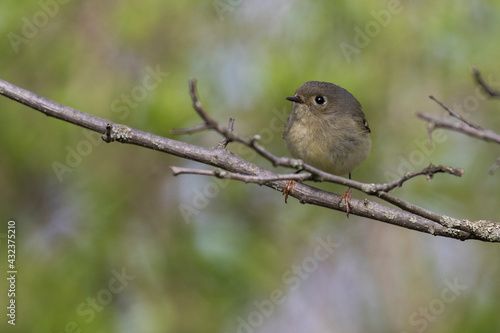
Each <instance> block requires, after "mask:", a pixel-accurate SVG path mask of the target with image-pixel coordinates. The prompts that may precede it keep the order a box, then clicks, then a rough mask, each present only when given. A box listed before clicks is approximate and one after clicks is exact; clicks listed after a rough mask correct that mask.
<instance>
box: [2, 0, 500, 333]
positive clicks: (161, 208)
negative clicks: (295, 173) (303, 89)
mask: <svg viewBox="0 0 500 333" xmlns="http://www.w3.org/2000/svg"><path fill="white" fill-rule="evenodd" d="M2 7H3V10H2V11H1V12H0V35H1V36H2V38H1V39H0V66H1V70H0V73H1V74H0V78H1V79H4V80H6V81H9V82H12V83H14V84H16V85H18V86H20V87H23V88H25V89H28V90H30V91H33V92H35V93H37V94H39V95H41V96H44V97H46V98H49V99H52V100H55V101H57V102H59V103H62V104H65V105H68V106H71V107H74V108H77V109H79V110H82V111H84V112H87V113H90V114H93V115H96V116H99V117H103V118H106V119H110V120H112V121H114V122H119V123H123V124H126V125H128V126H131V127H134V128H138V129H141V130H143V131H147V132H152V133H155V134H158V135H162V136H166V137H169V138H174V139H176V140H181V141H186V142H189V143H192V144H197V145H202V146H205V147H211V146H214V145H216V143H217V142H218V141H219V140H220V138H219V137H218V136H217V135H215V134H214V133H198V134H194V135H180V136H174V135H172V134H170V130H171V129H173V128H185V127H190V126H194V125H197V124H199V123H200V119H199V118H198V117H197V116H196V114H195V113H194V111H193V110H192V108H191V102H190V99H189V95H188V86H187V82H188V79H189V78H192V77H195V78H197V79H198V90H199V94H200V96H201V100H202V102H203V103H204V106H205V108H206V109H207V110H208V111H209V112H210V114H211V115H213V116H214V117H216V118H217V119H218V120H220V121H221V122H223V123H226V122H227V120H228V119H229V117H234V118H236V123H235V130H236V131H237V132H238V133H240V134H242V135H245V136H251V135H254V134H256V133H260V134H261V136H262V144H263V145H265V147H266V148H268V149H269V150H270V151H271V152H273V153H275V154H276V155H287V154H288V153H287V151H286V149H285V146H284V143H283V140H282V138H281V129H282V126H283V125H284V121H285V120H286V117H287V114H288V113H289V110H290V108H291V105H290V103H289V102H287V101H286V100H285V99H284V98H285V97H286V96H290V95H292V94H293V93H294V91H295V89H296V88H297V87H298V86H299V85H301V84H302V83H303V82H305V81H308V80H321V81H330V82H334V83H336V84H338V85H340V86H343V87H344V88H346V89H348V90H349V91H351V92H352V93H353V94H354V95H355V96H356V97H357V98H358V99H359V100H360V101H361V103H362V104H363V108H364V111H365V113H366V115H367V118H368V120H369V122H370V126H371V128H372V140H373V150H372V154H371V155H370V157H369V158H368V159H367V161H366V162H365V163H364V164H363V165H362V166H361V167H360V168H359V169H358V170H357V171H356V172H355V173H354V178H355V179H357V180H359V181H363V182H386V181H388V180H391V179H393V178H394V177H396V176H400V175H401V174H402V173H404V172H406V171H410V170H416V169H420V168H423V167H425V166H426V165H427V164H428V163H430V162H432V163H434V164H446V165H452V166H457V167H463V168H464V169H465V174H464V176H463V177H462V178H455V177H452V176H445V175H437V176H436V177H435V179H434V180H433V181H431V182H427V181H426V180H425V179H424V177H422V178H419V179H414V180H413V181H411V182H408V183H407V184H405V185H404V186H403V187H402V188H400V189H397V190H395V191H394V193H395V194H397V195H399V196H401V197H403V198H405V199H407V200H410V201H412V202H414V203H416V204H419V205H421V206H423V207H426V208H428V209H431V210H435V211H436V212H439V213H443V214H449V215H451V216H454V217H459V218H469V219H490V220H500V219H499V216H498V214H499V212H500V209H499V208H498V202H499V200H500V194H499V191H498V183H499V181H498V177H500V174H499V173H498V172H497V174H496V175H493V176H490V175H488V173H487V170H488V168H489V167H490V166H491V165H492V164H493V162H494V161H495V159H496V158H497V157H498V156H499V155H500V149H499V148H498V147H497V146H494V145H492V144H487V143H484V142H480V141H478V140H474V139H470V138H468V137H465V136H462V135H459V134H454V133H450V132H442V133H441V134H440V136H439V137H436V139H437V141H439V142H436V143H435V145H434V146H433V147H432V148H431V147H430V146H429V145H428V141H427V133H426V129H425V123H423V122H422V121H420V120H418V119H417V118H416V117H415V116H414V113H415V111H417V110H420V111H426V112H433V113H435V114H442V110H441V109H440V108H439V106H438V105H437V104H436V103H434V102H432V101H431V100H430V99H429V98H428V95H434V96H435V97H436V98H438V99H439V100H441V101H442V102H444V103H445V104H446V105H448V106H450V107H454V108H455V109H456V110H462V113H463V114H464V115H466V116H467V117H468V119H469V120H471V121H473V122H476V123H478V124H480V125H482V126H485V127H487V128H491V129H496V130H500V112H499V109H500V103H499V102H498V101H494V100H490V99H485V98H483V94H482V93H481V91H479V90H478V88H477V85H476V84H475V83H474V81H473V80H472V76H471V73H470V67H471V66H473V65H476V66H478V68H479V69H480V70H481V71H482V73H483V75H484V77H485V78H486V79H487V81H489V82H490V83H491V84H492V85H493V86H495V87H497V88H499V87H500V67H499V66H498V64H499V63H498V59H499V57H500V45H499V43H498V37H497V32H498V31H499V30H500V3H499V2H498V1H467V0H462V1H455V2H436V1H401V2H397V1H389V2H387V1H368V0H365V1H356V2H353V1H344V2H340V1H336V2H333V1H327V0H324V1H315V2H305V1H284V0H271V1H269V0H266V1H263V0H261V1H242V0H240V1H238V0H216V1H159V0H151V1H139V0H127V1H99V2H97V1H62V0H59V1H56V0H45V1H44V0H41V1H39V2H36V1H29V2H28V1H24V2H20V1H14V0H4V1H3V2H2ZM154 72H156V74H155V75H152V74H151V73H154ZM0 108H1V112H0V188H1V191H0V221H1V225H2V226H3V227H2V229H1V230H0V246H1V247H2V253H6V248H7V243H6V233H7V222H8V221H9V220H11V219H12V220H14V221H16V226H17V238H16V241H17V253H16V254H17V269H18V280H17V294H16V301H17V306H18V307H17V321H16V326H15V327H12V326H11V325H8V324H7V319H8V318H6V316H5V314H2V317H3V319H2V320H1V322H0V330H1V331H2V332H11V331H12V332H13V331H18V332H47V333H49V332H244V333H250V332H470V331H472V330H474V332H492V331H498V330H499V329H500V319H499V318H500V317H499V316H498V309H499V304H498V302H499V301H498V300H499V299H500V280H499V278H498V276H500V269H499V264H498V254H499V251H500V247H499V245H497V244H486V243H480V242H477V241H466V242H460V241H456V240H450V239H445V238H438V237H433V236H430V235H427V234H420V233H417V232H413V231H409V230H406V229H401V228H397V227H393V226H390V225H386V224H383V223H380V222H375V221H371V220H367V219H362V218H357V217H355V216H351V217H350V218H349V219H347V218H346V216H345V214H343V213H340V212H335V211H330V210H326V209H323V208H318V207H311V206H306V205H301V204H299V203H298V202H297V201H296V200H294V199H292V200H289V203H288V204H287V205H285V203H284V201H283V197H282V196H281V194H280V193H278V192H275V191H272V190H270V189H268V188H266V187H260V186H256V185H251V184H248V185H246V184H242V183H238V182H230V181H222V180H216V179H210V178H204V177H201V176H179V177H173V176H172V175H171V172H170V169H169V166H172V165H175V166H187V167H206V166H201V165H200V164H198V163H195V162H191V161H187V160H182V159H179V158H175V157H172V156H168V155H165V154H161V153H159V152H156V151H150V150H146V149H141V148H139V147H134V146H130V145H120V144H117V143H115V144H105V143H102V142H101V141H99V136H98V135H97V134H92V133H91V132H89V131H86V130H83V129H81V128H79V127H76V126H73V125H70V124H68V123H64V122H62V121H59V120H55V119H52V118H48V117H46V116H44V115H43V114H41V113H39V112H36V111H34V110H32V109H29V108H27V107H25V106H23V105H20V104H18V103H16V102H13V101H11V100H8V99H6V98H3V97H2V98H0ZM229 149H230V150H232V151H233V152H235V153H237V154H239V155H240V156H242V157H244V158H246V159H248V160H250V161H251V162H253V163H257V164H259V165H262V166H264V167H270V168H271V165H270V163H269V162H267V161H265V160H263V159H261V158H260V157H257V156H255V154H254V153H253V152H251V151H249V150H247V149H245V148H244V147H240V146H238V145H237V144H230V145H229ZM75 152H76V155H77V156H75ZM54 166H59V168H60V167H61V166H65V168H63V169H57V170H59V172H56V171H55V169H54ZM206 168H208V167H206ZM61 170H63V171H64V172H62V171H61ZM278 171H285V170H281V169H280V170H278ZM314 185H315V186H319V187H321V188H324V189H328V190H331V191H334V192H336V193H343V191H345V188H342V187H340V186H336V185H332V184H314ZM354 196H355V197H357V198H364V197H365V196H364V195H363V194H362V193H359V192H354ZM325 244H326V245H325ZM328 244H330V245H328ZM1 262H2V264H1V265H0V267H2V270H3V271H4V272H6V270H7V266H6V255H2V258H1ZM5 275H6V273H5ZM118 277H119V278H118ZM0 281H1V282H0V295H1V296H0V299H1V300H2V307H4V306H7V301H8V298H7V289H8V285H7V281H6V279H5V278H2V279H0ZM4 309H5V308H4ZM4 312H6V310H4Z"/></svg>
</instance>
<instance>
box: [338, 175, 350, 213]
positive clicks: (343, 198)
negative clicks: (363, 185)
mask: <svg viewBox="0 0 500 333" xmlns="http://www.w3.org/2000/svg"><path fill="white" fill-rule="evenodd" d="M349 179H351V173H350V172H349ZM351 196H352V190H351V188H350V187H349V188H348V189H347V192H345V193H344V194H342V196H341V197H340V200H339V204H340V203H341V202H342V200H344V201H345V210H346V212H347V218H349V211H350V209H349V201H351Z"/></svg>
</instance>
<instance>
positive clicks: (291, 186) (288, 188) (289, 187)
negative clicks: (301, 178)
mask: <svg viewBox="0 0 500 333" xmlns="http://www.w3.org/2000/svg"><path fill="white" fill-rule="evenodd" d="M295 183H296V181H295V180H289V181H287V182H286V185H285V188H284V189H283V195H284V196H285V203H287V200H288V194H289V193H290V194H292V195H293V194H294V192H295Z"/></svg>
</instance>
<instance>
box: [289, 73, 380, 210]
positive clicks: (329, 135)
mask: <svg viewBox="0 0 500 333" xmlns="http://www.w3.org/2000/svg"><path fill="white" fill-rule="evenodd" d="M286 99H287V100H289V101H292V102H293V105H292V113H291V114H290V116H289V117H288V120H287V122H286V125H285V128H284V130H283V139H284V140H285V143H286V147H287V149H288V151H289V152H290V154H291V155H292V156H293V157H294V158H297V159H301V160H302V161H304V163H307V164H309V165H312V166H313V167H315V168H318V169H321V170H323V171H325V172H328V173H331V174H334V175H339V176H341V175H345V174H349V179H351V173H352V171H353V170H354V169H356V168H357V167H358V166H359V165H360V164H361V163H362V162H363V161H364V160H365V159H366V158H367V157H368V154H369V153H370V149H371V140H370V135H369V133H370V132H371V131H370V127H369V126H368V122H367V121H366V118H365V114H364V113H363V111H362V110H361V104H360V103H359V102H358V100H357V99H356V98H355V97H354V96H353V95H352V94H351V93H350V92H348V91H347V90H345V89H344V88H342V87H339V86H337V85H335V84H333V83H329V82H320V81H308V82H306V83H304V84H303V85H301V86H300V87H299V88H298V89H297V91H296V92H295V95H294V96H291V97H286ZM291 184H292V185H290V184H288V185H287V189H286V191H287V192H286V194H288V192H289V191H290V189H291V190H292V191H293V188H294V185H295V183H291ZM351 194H352V191H351V188H349V189H348V190H347V192H346V193H345V194H344V195H342V197H341V199H340V201H342V200H343V199H344V200H345V204H346V211H347V214H348V216H349V200H350V199H351Z"/></svg>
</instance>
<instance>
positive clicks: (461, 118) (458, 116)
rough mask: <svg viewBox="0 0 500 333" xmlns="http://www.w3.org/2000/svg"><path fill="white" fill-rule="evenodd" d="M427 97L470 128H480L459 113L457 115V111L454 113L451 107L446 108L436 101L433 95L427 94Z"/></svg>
mask: <svg viewBox="0 0 500 333" xmlns="http://www.w3.org/2000/svg"><path fill="white" fill-rule="evenodd" d="M429 98H430V99H432V100H433V101H434V102H436V103H438V104H439V105H440V106H441V107H442V108H443V109H445V110H446V111H448V113H449V114H450V116H452V117H455V118H457V119H458V120H460V121H461V122H464V123H465V124H467V125H469V126H470V127H472V128H475V129H477V130H482V128H481V126H479V125H476V124H474V123H471V122H470V121H468V120H467V119H465V118H464V117H462V116H461V115H459V114H458V113H456V112H455V111H453V110H452V109H450V108H448V107H447V106H446V105H444V104H443V103H441V102H440V101H438V100H437V99H436V98H435V97H434V96H429Z"/></svg>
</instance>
